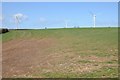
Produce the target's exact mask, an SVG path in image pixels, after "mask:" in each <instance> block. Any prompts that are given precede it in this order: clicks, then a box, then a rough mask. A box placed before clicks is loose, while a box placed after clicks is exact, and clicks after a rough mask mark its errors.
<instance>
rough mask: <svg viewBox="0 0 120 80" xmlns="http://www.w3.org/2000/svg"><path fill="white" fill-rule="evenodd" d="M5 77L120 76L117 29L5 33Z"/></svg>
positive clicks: (16, 31)
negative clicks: (119, 72)
mask: <svg viewBox="0 0 120 80" xmlns="http://www.w3.org/2000/svg"><path fill="white" fill-rule="evenodd" d="M2 56H3V57H2V59H3V63H2V67H3V69H2V70H3V77H13V78H14V77H22V78H24V77H25V78H26V77H30V78H74V77H77V78H104V77H107V78H108V77H109V78H115V77H118V28H69V29H67V28H66V29H46V30H45V29H43V30H11V31H10V32H8V33H5V34H2Z"/></svg>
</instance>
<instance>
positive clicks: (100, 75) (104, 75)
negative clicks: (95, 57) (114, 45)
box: [33, 67, 118, 78]
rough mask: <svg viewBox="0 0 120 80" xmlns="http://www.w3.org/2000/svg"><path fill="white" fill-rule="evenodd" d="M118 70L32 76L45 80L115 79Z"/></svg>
mask: <svg viewBox="0 0 120 80" xmlns="http://www.w3.org/2000/svg"><path fill="white" fill-rule="evenodd" d="M116 74H118V70H117V69H116V68H110V67H104V68H102V69H100V70H97V71H93V72H91V73H90V72H88V73H83V74H80V73H77V74H75V73H58V72H56V73H50V72H48V73H44V74H34V75H33V76H44V77H46V78H76V77H77V78H117V77H118V75H116Z"/></svg>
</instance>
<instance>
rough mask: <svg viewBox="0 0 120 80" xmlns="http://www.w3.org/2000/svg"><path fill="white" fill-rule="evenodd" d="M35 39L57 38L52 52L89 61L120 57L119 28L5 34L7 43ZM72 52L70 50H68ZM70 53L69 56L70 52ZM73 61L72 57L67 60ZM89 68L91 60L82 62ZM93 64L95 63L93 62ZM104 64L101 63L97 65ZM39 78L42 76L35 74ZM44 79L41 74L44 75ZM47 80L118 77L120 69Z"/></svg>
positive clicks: (114, 61)
mask: <svg viewBox="0 0 120 80" xmlns="http://www.w3.org/2000/svg"><path fill="white" fill-rule="evenodd" d="M20 38H21V39H24V38H27V39H31V38H40V39H42V38H54V39H56V40H57V41H58V43H57V45H56V46H55V47H53V48H50V51H51V50H52V51H53V49H54V52H58V53H59V52H60V51H63V52H64V53H69V52H70V53H71V54H76V55H80V56H83V57H85V56H86V57H88V56H89V55H95V56H97V57H108V58H109V57H113V56H117V52H116V51H115V50H117V48H118V45H117V44H118V41H117V40H118V29H117V28H94V29H92V28H89V29H88V28H85V29H81V28H80V29H47V30H19V31H17V30H14V31H10V32H8V33H5V34H3V42H6V41H10V40H13V39H20ZM68 49H69V50H68ZM67 50H68V51H69V52H68V51H67ZM65 57H69V56H65ZM78 62H80V63H83V64H86V63H90V61H89V60H83V61H78ZM91 63H93V62H91ZM96 63H97V64H100V63H99V62H96ZM102 64H117V60H116V59H113V60H111V61H109V62H103V63H102ZM34 75H35V76H39V74H34ZM40 75H41V74H40ZM43 76H45V77H102V76H103V77H104V76H106V77H116V76H117V68H116V67H111V66H110V67H108V68H106V66H104V67H103V68H102V69H100V70H98V71H94V72H92V73H89V74H88V73H84V74H81V75H79V74H73V73H69V74H65V75H64V74H63V73H50V74H49V73H46V74H43Z"/></svg>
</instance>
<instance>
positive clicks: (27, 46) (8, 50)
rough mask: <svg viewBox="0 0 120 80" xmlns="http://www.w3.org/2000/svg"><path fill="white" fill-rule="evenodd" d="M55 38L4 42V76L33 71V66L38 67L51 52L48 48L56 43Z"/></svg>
mask: <svg viewBox="0 0 120 80" xmlns="http://www.w3.org/2000/svg"><path fill="white" fill-rule="evenodd" d="M55 42H56V41H55V40H54V39H49V38H47V39H39V40H36V39H31V40H27V39H24V40H12V41H9V42H6V43H3V46H2V53H3V54H2V58H3V63H2V66H3V69H2V70H3V77H10V76H13V75H21V74H26V73H28V72H31V66H33V67H36V66H37V65H38V64H40V63H42V62H43V61H44V58H45V57H46V55H47V54H48V53H49V52H48V51H47V49H48V48H50V47H52V46H53V45H54V44H55Z"/></svg>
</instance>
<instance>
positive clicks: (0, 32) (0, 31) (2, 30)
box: [0, 28, 9, 34]
mask: <svg viewBox="0 0 120 80" xmlns="http://www.w3.org/2000/svg"><path fill="white" fill-rule="evenodd" d="M6 32H9V30H8V29H7V28H2V29H0V34H2V33H6Z"/></svg>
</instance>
